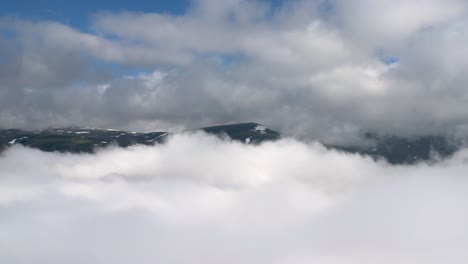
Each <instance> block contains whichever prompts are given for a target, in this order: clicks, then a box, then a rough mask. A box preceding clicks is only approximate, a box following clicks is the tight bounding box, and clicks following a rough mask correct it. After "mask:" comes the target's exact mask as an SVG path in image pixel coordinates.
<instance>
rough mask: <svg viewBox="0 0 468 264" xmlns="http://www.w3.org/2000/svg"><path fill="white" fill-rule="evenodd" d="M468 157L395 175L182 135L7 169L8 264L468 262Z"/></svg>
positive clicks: (2, 244) (345, 159) (352, 158)
mask: <svg viewBox="0 0 468 264" xmlns="http://www.w3.org/2000/svg"><path fill="white" fill-rule="evenodd" d="M467 155H468V152H467V151H466V150H462V151H461V152H459V153H458V154H456V155H455V156H454V157H452V158H451V159H450V160H447V161H444V162H442V163H438V164H437V165H426V164H419V165H415V166H390V165H388V164H385V163H383V162H374V161H372V160H371V159H369V158H364V157H361V156H357V155H349V154H343V153H338V152H335V151H328V150H326V149H325V148H323V147H322V146H321V145H319V144H316V143H301V142H298V141H295V140H290V139H283V140H281V141H278V142H275V143H265V144H262V145H260V146H250V145H244V144H241V143H237V142H228V141H222V140H220V139H218V138H216V137H213V136H207V135H204V134H182V135H175V136H174V137H172V138H171V139H170V140H169V142H168V143H167V144H166V145H162V146H156V147H145V146H137V147H131V148H128V149H121V148H115V149H112V148H110V149H105V150H102V151H100V152H99V153H97V154H94V155H91V154H90V155H71V154H57V153H44V152H40V151H37V150H32V149H25V148H22V147H20V146H15V147H12V148H11V149H9V150H8V151H7V152H5V153H4V154H3V155H2V157H1V158H0V186H1V187H0V211H1V215H2V217H1V218H0V262H2V263H21V264H27V263H52V264H53V263H84V262H86V263H103V264H104V263H129V262H138V263H208V264H209V263H282V264H283V263H295V264H296V263H320V264H332V263H333V264H354V263H359V264H362V263H379V264H385V263H402V264H405V263H408V264H409V263H411V264H419V263H421V264H431V263H434V264H435V263H441V262H448V263H454V264H457V263H464V262H465V261H466V259H467V257H468V256H467V253H466V247H467V246H468V239H467V233H468V229H467V226H466V222H467V220H468V214H467V213H466V212H468V208H467V207H468V205H467V203H466V200H467V198H468V197H467V193H466V189H467V187H468V180H467V179H466V177H465V175H466V170H467V169H468V168H467V166H468V165H467V163H466V158H467Z"/></svg>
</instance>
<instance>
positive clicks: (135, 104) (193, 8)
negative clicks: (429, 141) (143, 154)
mask: <svg viewBox="0 0 468 264" xmlns="http://www.w3.org/2000/svg"><path fill="white" fill-rule="evenodd" d="M467 12H468V11H467V6H466V2H465V1H460V0H450V1H443V2H442V1H432V0H431V1H420V0H411V1H390V0H385V1H379V2H378V3H377V2H375V1H368V0H354V1H341V0H332V1H320V0H301V1H285V2H282V3H281V4H276V5H275V4H271V3H269V2H268V1H243V0H225V1H220V2H219V3H218V2H216V3H215V2H213V1H203V0H197V1H192V2H191V4H190V6H189V7H188V9H187V10H186V11H185V12H184V13H182V14H177V15H175V14H168V13H164V14H163V13H145V12H126V11H122V12H96V13H95V14H94V15H93V16H92V17H91V18H90V25H89V27H88V28H86V29H82V28H80V29H78V28H74V27H72V26H70V25H65V24H62V23H60V22H57V21H34V22H33V21H24V20H21V19H14V18H4V19H2V20H1V22H0V27H1V28H2V30H8V31H13V32H14V33H15V34H13V36H11V35H8V37H1V39H2V40H1V42H0V54H1V55H2V57H4V58H7V59H6V60H7V63H4V64H3V65H2V66H0V76H3V78H2V80H3V81H2V83H1V84H0V94H1V95H2V96H1V99H0V100H1V102H2V104H1V105H2V106H1V109H2V111H1V114H0V121H1V122H0V123H1V124H2V126H3V127H44V126H63V125H72V124H81V125H91V126H98V127H105V126H112V127H116V128H122V129H132V130H134V129H136V130H167V129H182V128H194V127H201V126H205V125H213V124H218V123H229V122H246V121H255V122H259V123H263V124H266V125H268V126H270V127H272V128H275V129H278V130H280V131H281V132H282V133H284V134H288V135H293V136H299V137H305V138H317V139H321V140H323V141H327V142H331V143H333V142H337V141H342V142H351V141H355V140H356V138H358V137H359V135H360V134H362V133H364V132H369V131H371V132H377V133H380V134H393V135H400V136H414V135H425V134H441V133H442V134H443V133H453V132H457V133H458V132H460V133H461V134H466V123H467V121H468V120H467V118H466V117H467V116H468V115H467V110H466V107H465V105H466V103H465V101H466V97H467V93H466V89H465V88H464V84H465V83H466V82H467V80H466V74H464V72H463V69H464V68H466V62H467V61H468V60H467V56H466V54H467V48H466V47H465V46H464V45H462V44H463V43H464V42H465V39H466V35H467V34H466V32H467V25H468V23H467V19H466V17H467ZM115 67H121V68H122V69H123V70H118V71H116V70H115ZM125 71H129V72H131V73H130V74H129V73H125ZM135 72H136V73H135ZM153 73H154V74H156V75H162V76H164V77H163V78H159V79H157V81H154V82H148V76H151V75H152V74H153ZM145 76H146V77H145ZM129 77H130V78H129ZM102 87H106V89H104V90H105V91H104V90H103V89H102Z"/></svg>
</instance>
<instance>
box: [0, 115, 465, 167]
mask: <svg viewBox="0 0 468 264" xmlns="http://www.w3.org/2000/svg"><path fill="white" fill-rule="evenodd" d="M200 130H201V131H205V132H206V133H209V134H215V135H218V136H221V137H228V138H230V139H232V140H235V141H240V142H242V143H244V144H260V143H262V142H265V141H274V140H278V139H280V138H281V135H280V134H279V133H278V132H276V131H273V130H271V129H269V128H267V127H265V126H263V125H260V124H257V123H241V124H232V125H220V126H212V127H204V128H200V129H195V130H193V131H200ZM168 135H170V133H168V132H150V133H138V132H128V131H119V130H114V129H95V128H89V127H69V128H54V129H44V130H32V131H26V130H20V129H6V130H0V151H1V150H5V149H6V148H8V147H9V146H12V145H15V144H21V145H24V146H27V147H30V148H37V149H40V150H43V151H48V152H53V151H57V152H70V153H92V152H94V151H95V150H96V149H98V148H102V147H106V146H109V145H118V146H120V147H128V146H132V145H138V144H140V145H155V144H161V143H163V142H164V141H165V140H166V139H167V137H168ZM372 139H373V140H374V141H375V142H376V144H375V145H373V146H370V147H359V146H340V145H325V146H326V147H327V148H330V149H336V150H339V151H344V152H349V153H359V154H362V155H368V156H371V157H374V158H376V159H378V158H383V159H385V160H387V161H388V162H390V163H392V164H412V163H415V162H419V161H427V160H432V159H434V158H439V159H443V158H446V157H449V156H450V155H452V154H453V153H454V152H455V151H457V150H458V147H457V146H456V145H454V144H452V143H450V142H449V140H447V139H446V138H445V137H443V136H425V137H418V138H411V139H409V138H399V137H377V136H372Z"/></svg>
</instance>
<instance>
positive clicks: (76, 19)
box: [0, 0, 189, 28]
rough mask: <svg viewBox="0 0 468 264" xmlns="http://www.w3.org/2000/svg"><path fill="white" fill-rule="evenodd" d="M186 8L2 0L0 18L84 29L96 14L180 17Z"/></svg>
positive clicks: (150, 2) (140, 2)
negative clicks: (153, 13) (139, 14)
mask: <svg viewBox="0 0 468 264" xmlns="http://www.w3.org/2000/svg"><path fill="white" fill-rule="evenodd" d="M188 6H189V1H187V0H137V1H135V0H134V1H122V0H120V1H118V0H117V1H115V0H81V1H63V0H5V1H2V4H1V6H0V15H2V16H5V15H7V16H18V17H22V18H27V19H30V20H42V19H47V20H56V21H60V22H62V23H65V24H69V25H72V26H75V27H79V28H85V27H86V25H87V23H88V21H89V17H90V16H91V15H92V14H93V13H95V12H100V11H142V12H158V13H171V14H181V13H184V11H185V10H186V9H187V7H188Z"/></svg>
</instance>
